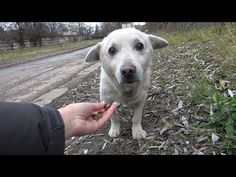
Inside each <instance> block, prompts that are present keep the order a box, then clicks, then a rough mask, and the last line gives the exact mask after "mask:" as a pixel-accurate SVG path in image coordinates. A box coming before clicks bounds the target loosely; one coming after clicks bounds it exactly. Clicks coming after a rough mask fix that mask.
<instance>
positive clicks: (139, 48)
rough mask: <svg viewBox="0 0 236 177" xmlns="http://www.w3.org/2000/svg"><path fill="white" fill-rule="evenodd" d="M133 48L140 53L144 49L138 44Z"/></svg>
mask: <svg viewBox="0 0 236 177" xmlns="http://www.w3.org/2000/svg"><path fill="white" fill-rule="evenodd" d="M135 48H136V50H138V51H142V50H143V48H144V46H143V44H142V43H138V44H137V45H136V46H135Z"/></svg>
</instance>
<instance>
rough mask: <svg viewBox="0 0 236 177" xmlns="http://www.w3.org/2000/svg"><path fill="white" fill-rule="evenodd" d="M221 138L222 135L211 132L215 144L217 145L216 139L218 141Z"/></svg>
mask: <svg viewBox="0 0 236 177" xmlns="http://www.w3.org/2000/svg"><path fill="white" fill-rule="evenodd" d="M219 139H220V137H219V136H217V135H216V134H215V133H212V134H211V140H212V143H213V145H215V143H216V141H218V140H219Z"/></svg>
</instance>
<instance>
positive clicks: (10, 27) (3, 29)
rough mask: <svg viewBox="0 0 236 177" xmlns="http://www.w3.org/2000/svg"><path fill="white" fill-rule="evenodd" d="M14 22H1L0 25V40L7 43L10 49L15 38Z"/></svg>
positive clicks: (12, 47) (12, 48)
mask: <svg viewBox="0 0 236 177" xmlns="http://www.w3.org/2000/svg"><path fill="white" fill-rule="evenodd" d="M14 26H15V24H14V23H7V24H4V23H2V24H1V26H0V41H2V43H4V44H7V45H8V46H9V47H10V48H11V50H14V42H15V40H16V31H15V28H14Z"/></svg>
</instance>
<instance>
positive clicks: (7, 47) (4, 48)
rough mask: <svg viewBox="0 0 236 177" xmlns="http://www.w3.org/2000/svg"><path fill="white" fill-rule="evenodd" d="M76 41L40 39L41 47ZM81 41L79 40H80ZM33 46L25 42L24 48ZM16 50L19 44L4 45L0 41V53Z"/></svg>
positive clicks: (76, 38) (71, 38)
mask: <svg viewBox="0 0 236 177" xmlns="http://www.w3.org/2000/svg"><path fill="white" fill-rule="evenodd" d="M77 40H78V37H77V36H70V37H58V38H42V46H47V45H52V44H65V43H72V42H75V41H77ZM80 40H81V39H80ZM32 46H34V45H33V43H30V41H28V40H25V48H28V47H32ZM12 49H13V50H16V49H20V44H19V43H16V42H13V43H11V44H7V43H4V42H3V41H0V51H7V50H12Z"/></svg>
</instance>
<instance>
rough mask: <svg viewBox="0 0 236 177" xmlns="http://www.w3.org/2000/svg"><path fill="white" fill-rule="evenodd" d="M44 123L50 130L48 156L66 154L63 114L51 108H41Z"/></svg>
mask: <svg viewBox="0 0 236 177" xmlns="http://www.w3.org/2000/svg"><path fill="white" fill-rule="evenodd" d="M41 113H42V114H43V118H44V121H45V122H46V125H47V128H48V135H49V137H48V148H47V151H46V153H47V154H55V155H56V154H61V155H62V154H64V149H65V126H64V122H63V119H62V117H61V114H60V113H59V111H58V110H57V109H54V108H50V107H43V108H41Z"/></svg>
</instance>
